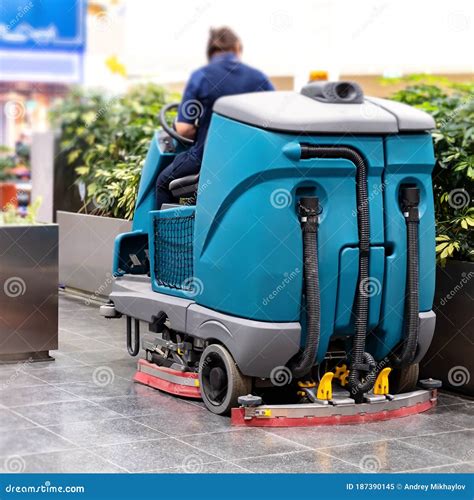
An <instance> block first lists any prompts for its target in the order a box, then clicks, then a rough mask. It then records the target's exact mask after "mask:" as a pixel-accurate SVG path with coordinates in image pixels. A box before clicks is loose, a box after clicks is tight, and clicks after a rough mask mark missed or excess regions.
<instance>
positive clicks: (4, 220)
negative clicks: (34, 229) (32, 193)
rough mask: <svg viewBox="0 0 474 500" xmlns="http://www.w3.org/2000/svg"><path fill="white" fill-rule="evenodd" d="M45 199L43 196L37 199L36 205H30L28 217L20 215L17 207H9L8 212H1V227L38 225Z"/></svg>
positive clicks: (27, 211)
mask: <svg viewBox="0 0 474 500" xmlns="http://www.w3.org/2000/svg"><path fill="white" fill-rule="evenodd" d="M42 202H43V199H42V198H41V196H39V197H38V198H36V200H35V201H34V203H32V204H31V205H28V207H27V209H26V215H24V216H23V215H19V214H18V213H17V210H16V208H15V206H13V205H9V206H8V207H7V209H6V210H4V211H0V225H3V224H15V225H19V224H21V225H33V224H36V223H37V222H36V218H37V215H38V210H39V208H40V206H41V203H42Z"/></svg>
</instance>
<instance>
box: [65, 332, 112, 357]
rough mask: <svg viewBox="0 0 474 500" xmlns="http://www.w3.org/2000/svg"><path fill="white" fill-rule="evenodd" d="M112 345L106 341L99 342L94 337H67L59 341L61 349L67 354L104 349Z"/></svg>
mask: <svg viewBox="0 0 474 500" xmlns="http://www.w3.org/2000/svg"><path fill="white" fill-rule="evenodd" d="M109 348H110V346H107V344H106V343H104V342H99V341H97V340H94V339H86V338H83V337H82V338H81V337H80V336H78V337H77V338H75V339H67V340H65V341H61V340H60V342H59V350H60V351H61V352H64V353H66V354H68V353H72V352H83V351H104V350H106V349H109Z"/></svg>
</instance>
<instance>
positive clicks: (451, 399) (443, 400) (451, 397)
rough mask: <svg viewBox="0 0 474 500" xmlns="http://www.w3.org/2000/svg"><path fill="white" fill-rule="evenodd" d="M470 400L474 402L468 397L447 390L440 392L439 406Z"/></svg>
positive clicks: (473, 401)
mask: <svg viewBox="0 0 474 500" xmlns="http://www.w3.org/2000/svg"><path fill="white" fill-rule="evenodd" d="M469 402H471V403H474V400H468V399H467V398H466V397H463V396H457V395H455V394H451V393H447V392H440V393H439V394H438V406H449V405H455V404H460V403H469Z"/></svg>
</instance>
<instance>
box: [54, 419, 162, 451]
mask: <svg viewBox="0 0 474 500" xmlns="http://www.w3.org/2000/svg"><path fill="white" fill-rule="evenodd" d="M48 429H49V430H51V431H52V432H54V433H55V434H59V435H60V436H62V437H64V438H67V439H69V440H70V441H72V442H73V443H75V444H77V445H78V446H81V447H86V448H92V447H94V446H103V445H110V444H118V443H128V442H132V441H139V440H145V439H160V438H166V437H168V436H167V435H166V434H163V433H161V432H159V431H156V430H154V429H150V428H149V427H146V426H144V425H141V424H139V423H138V422H134V421H133V420H130V419H128V418H114V419H107V420H92V421H87V422H66V423H64V424H62V425H59V426H52V427H48Z"/></svg>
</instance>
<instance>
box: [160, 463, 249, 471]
mask: <svg viewBox="0 0 474 500" xmlns="http://www.w3.org/2000/svg"><path fill="white" fill-rule="evenodd" d="M153 472H155V473H159V474H246V473H248V472H250V471H248V470H246V469H244V468H243V467H240V466H239V465H237V464H233V463H231V462H218V463H212V464H204V463H202V462H201V461H199V460H196V461H195V462H194V463H193V462H192V461H191V463H190V464H189V465H187V466H186V465H185V466H183V467H170V468H168V469H158V470H156V471H153Z"/></svg>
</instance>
